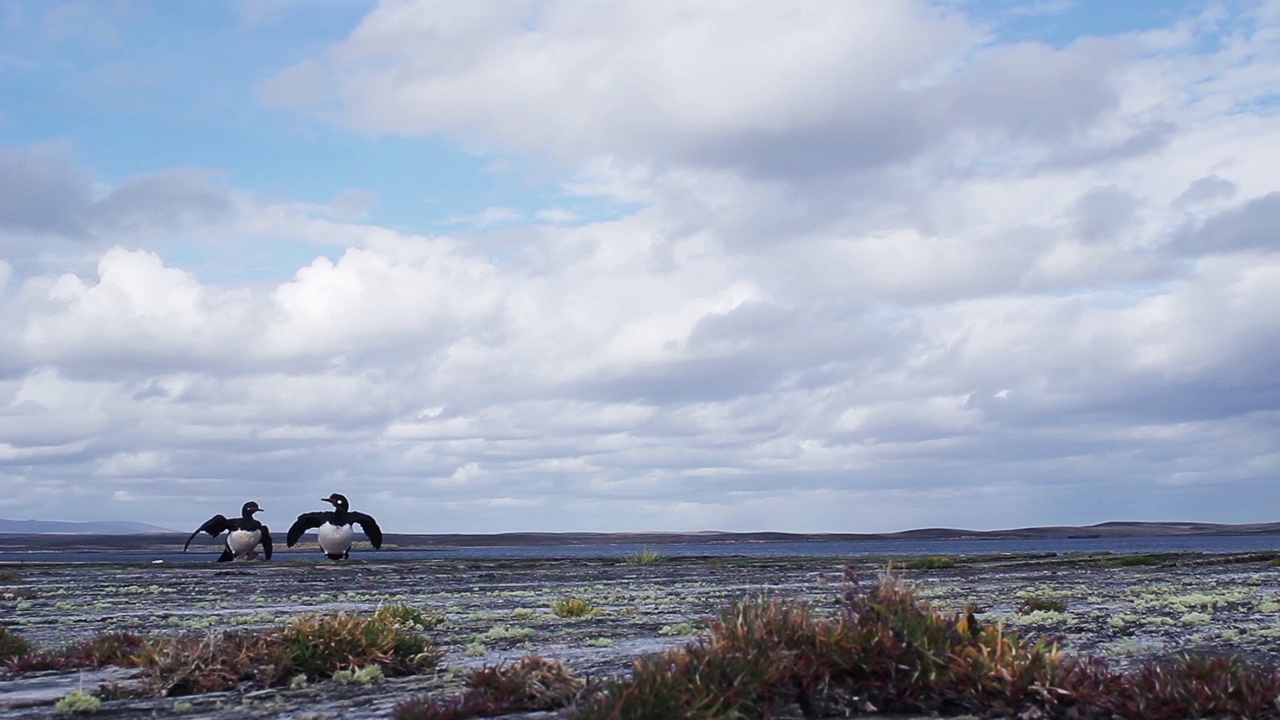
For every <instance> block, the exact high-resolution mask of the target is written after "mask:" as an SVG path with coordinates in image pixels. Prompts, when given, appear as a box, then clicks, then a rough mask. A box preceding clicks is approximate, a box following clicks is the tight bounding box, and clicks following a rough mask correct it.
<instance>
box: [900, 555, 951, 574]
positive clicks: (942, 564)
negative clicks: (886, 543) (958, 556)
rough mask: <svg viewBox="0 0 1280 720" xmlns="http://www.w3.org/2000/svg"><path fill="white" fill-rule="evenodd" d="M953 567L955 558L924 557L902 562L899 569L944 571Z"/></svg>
mask: <svg viewBox="0 0 1280 720" xmlns="http://www.w3.org/2000/svg"><path fill="white" fill-rule="evenodd" d="M955 566H956V561H955V558H949V557H945V556H942V555H926V556H924V557H918V558H911V559H910V560H907V561H905V562H903V563H902V564H901V565H900V566H899V567H901V568H902V569H904V570H946V569H947V568H953V567H955Z"/></svg>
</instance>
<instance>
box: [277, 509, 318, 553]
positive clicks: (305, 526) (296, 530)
mask: <svg viewBox="0 0 1280 720" xmlns="http://www.w3.org/2000/svg"><path fill="white" fill-rule="evenodd" d="M328 519H329V513H327V512H309V513H302V514H301V515H299V516H298V519H297V520H294V521H293V524H292V525H290V526H289V536H288V537H286V538H285V546H286V547H293V546H294V544H295V543H297V542H298V538H300V537H302V533H304V532H306V531H308V530H311V529H314V528H318V527H320V526H321V525H323V524H324V521H325V520H328Z"/></svg>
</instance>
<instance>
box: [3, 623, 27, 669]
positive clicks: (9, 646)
mask: <svg viewBox="0 0 1280 720" xmlns="http://www.w3.org/2000/svg"><path fill="white" fill-rule="evenodd" d="M29 652H31V645H30V643H28V642H27V641H26V640H24V639H23V638H22V636H21V635H18V634H16V633H13V632H10V631H9V628H7V627H4V626H3V625H0V662H12V661H14V660H17V659H19V658H22V657H24V656H25V655H27V653H29Z"/></svg>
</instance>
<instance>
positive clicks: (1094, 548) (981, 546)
mask: <svg viewBox="0 0 1280 720" xmlns="http://www.w3.org/2000/svg"><path fill="white" fill-rule="evenodd" d="M1269 550H1273V551H1280V535H1256V534H1255V535H1200V536H1187V535H1179V536H1156V537H1122V538H1070V539H1066V538H1046V539H994V538H993V539H965V540H789V541H764V542H747V541H733V542H664V543H658V544H651V545H646V544H643V543H616V544H580V545H569V544H566V545H520V546H517V545H511V546H474V547H472V546H456V547H432V548H418V549H391V548H387V549H382V550H369V549H364V550H360V549H357V550H354V551H353V552H352V559H353V560H360V561H366V562H377V561H393V560H437V559H476V560H484V559H493V560H501V559H548V560H555V559H565V560H573V559H582V560H589V559H609V558H613V559H616V558H626V557H633V556H637V555H639V554H640V553H643V552H646V551H652V552H656V553H657V554H658V556H659V557H664V558H672V557H733V556H740V557H755V558H763V557H779V558H788V557H793V558H799V557H823V558H826V557H829V558H865V557H869V556H880V557H888V558H892V557H908V556H919V555H945V556H949V557H962V556H974V555H1000V554H1008V555H1026V554H1048V553H1054V554H1057V555H1065V554H1069V553H1113V554H1130V553H1176V552H1194V553H1245V552H1262V551H1269ZM219 552H221V547H220V546H219V547H217V549H213V548H212V547H206V548H204V549H202V550H201V551H199V552H197V551H196V550H195V549H193V550H192V551H190V552H187V553H182V552H168V551H156V550H129V551H121V550H110V549H106V550H97V551H84V550H67V551H60V550H38V549H37V550H27V551H24V550H12V549H7V550H3V551H0V564H11V563H19V564H20V563H138V564H148V563H150V564H190V563H198V562H208V561H209V560H212V559H214V558H216V557H217V555H218V553H219ZM206 556H207V557H206ZM318 557H319V553H317V552H299V551H293V550H291V551H287V552H286V551H277V552H276V553H275V556H274V558H273V562H297V561H304V560H305V561H312V562H314V561H315V560H316V559H317V558H318Z"/></svg>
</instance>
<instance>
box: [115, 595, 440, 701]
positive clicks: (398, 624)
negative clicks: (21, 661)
mask: <svg viewBox="0 0 1280 720" xmlns="http://www.w3.org/2000/svg"><path fill="white" fill-rule="evenodd" d="M442 656H443V653H442V652H440V651H439V650H437V649H435V648H434V647H432V646H431V645H430V643H429V642H428V641H427V639H426V638H424V637H423V636H422V635H419V634H417V633H414V632H412V631H411V630H409V629H408V628H407V627H406V626H405V625H404V624H403V623H402V620H401V619H397V618H395V617H393V616H391V615H389V614H383V615H379V614H378V613H374V615H373V616H372V617H368V618H360V617H356V616H353V615H347V614H345V613H338V614H336V615H315V616H309V617H302V618H298V619H296V620H294V621H293V622H291V623H289V625H287V626H285V627H284V628H279V629H273V630H268V631H259V632H256V633H253V632H243V633H227V634H224V635H210V636H207V637H193V636H187V637H178V638H167V639H163V640H158V641H153V642H150V643H147V644H146V646H145V647H144V648H143V649H142V651H141V652H140V653H139V654H138V656H137V663H138V664H139V665H141V666H142V667H144V668H146V669H147V670H148V671H149V672H150V678H149V681H148V689H149V691H150V692H152V693H154V694H157V695H185V694H190V693H201V692H211V691H215V690H225V689H228V688H232V687H235V686H236V685H238V684H240V683H242V682H254V683H257V684H260V685H265V686H277V685H289V686H291V687H294V686H296V685H297V684H298V683H299V678H302V682H303V683H305V682H306V680H307V679H308V678H324V677H332V676H333V675H334V673H337V672H340V671H343V670H346V671H349V672H350V673H351V674H352V679H353V680H354V679H356V675H358V674H359V672H360V670H361V668H366V667H367V666H370V665H376V666H378V667H379V668H380V671H381V672H383V673H385V674H389V675H408V674H412V673H416V672H421V671H424V670H428V669H431V668H434V667H435V666H436V663H438V662H439V661H440V658H441V657H442ZM357 681H358V680H357Z"/></svg>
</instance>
